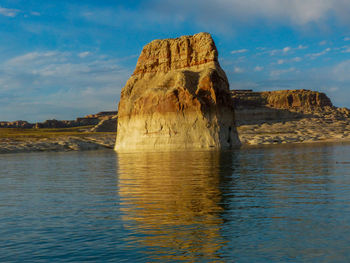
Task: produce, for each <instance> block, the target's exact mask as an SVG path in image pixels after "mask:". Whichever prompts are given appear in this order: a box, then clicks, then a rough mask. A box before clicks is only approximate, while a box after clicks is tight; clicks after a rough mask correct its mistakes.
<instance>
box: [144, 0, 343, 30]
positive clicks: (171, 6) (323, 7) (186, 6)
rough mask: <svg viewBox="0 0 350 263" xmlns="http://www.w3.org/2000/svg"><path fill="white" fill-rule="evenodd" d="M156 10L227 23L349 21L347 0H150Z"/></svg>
mask: <svg viewBox="0 0 350 263" xmlns="http://www.w3.org/2000/svg"><path fill="white" fill-rule="evenodd" d="M149 6H152V8H154V9H155V11H156V12H161V13H166V14H168V15H174V13H175V14H182V16H183V17H187V18H188V19H191V20H192V21H193V20H196V21H197V22H198V23H200V24H205V25H210V24H213V22H214V24H215V26H217V25H218V24H221V25H227V24H230V23H231V24H233V23H234V22H237V21H240V22H243V23H247V24H249V23H250V24H253V23H255V22H256V21H261V19H264V20H267V21H270V22H271V21H272V22H280V23H282V24H288V25H295V26H300V27H303V26H304V25H306V24H312V23H313V24H319V25H323V24H324V22H327V21H328V20H329V19H331V18H333V19H335V21H336V22H337V23H348V22H350V20H349V18H348V13H349V10H350V2H349V1H348V0H303V1H300V0H283V1H281V0H244V1H242V0H217V1H212V0H192V1H188V0H177V1H172V0H153V1H152V2H151V5H149Z"/></svg>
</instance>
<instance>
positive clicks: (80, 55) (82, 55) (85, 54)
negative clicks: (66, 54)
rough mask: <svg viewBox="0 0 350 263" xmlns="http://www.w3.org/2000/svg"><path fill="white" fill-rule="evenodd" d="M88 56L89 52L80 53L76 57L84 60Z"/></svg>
mask: <svg viewBox="0 0 350 263" xmlns="http://www.w3.org/2000/svg"><path fill="white" fill-rule="evenodd" d="M89 55H91V52H89V51H85V52H81V53H79V54H78V56H79V57H80V58H86V57H87V56H89Z"/></svg>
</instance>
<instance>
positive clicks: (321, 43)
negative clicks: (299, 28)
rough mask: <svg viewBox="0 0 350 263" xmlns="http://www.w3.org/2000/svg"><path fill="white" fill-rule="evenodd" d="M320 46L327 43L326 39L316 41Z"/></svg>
mask: <svg viewBox="0 0 350 263" xmlns="http://www.w3.org/2000/svg"><path fill="white" fill-rule="evenodd" d="M318 44H319V45H320V46H324V45H326V44H327V41H326V40H322V41H321V42H320V43H318Z"/></svg>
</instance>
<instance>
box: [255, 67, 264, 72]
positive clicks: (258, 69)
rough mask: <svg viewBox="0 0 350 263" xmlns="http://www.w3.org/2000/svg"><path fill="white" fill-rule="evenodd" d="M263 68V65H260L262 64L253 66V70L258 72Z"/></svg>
mask: <svg viewBox="0 0 350 263" xmlns="http://www.w3.org/2000/svg"><path fill="white" fill-rule="evenodd" d="M263 70H264V67H262V66H256V67H255V68H254V71H255V72H260V71H263Z"/></svg>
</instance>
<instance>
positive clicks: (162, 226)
mask: <svg viewBox="0 0 350 263" xmlns="http://www.w3.org/2000/svg"><path fill="white" fill-rule="evenodd" d="M220 156H221V154H220V153H219V152H209V151H208V152H175V153H170V152H167V153H137V154H118V164H119V194H120V196H121V198H122V200H123V201H122V204H123V205H122V206H123V211H122V212H123V215H124V218H123V219H124V221H125V223H126V224H127V225H128V227H130V228H131V229H133V230H134V231H135V232H136V233H135V235H133V236H134V238H135V239H137V240H135V241H139V242H140V243H141V245H143V246H146V247H148V248H150V251H152V252H150V253H151V257H152V258H154V259H163V260H166V259H171V260H183V259H185V260H191V261H192V260H198V259H201V258H204V259H206V260H208V259H213V260H215V261H217V260H220V257H219V253H218V250H219V249H220V248H221V247H222V245H223V243H224V242H225V241H224V239H223V238H222V236H221V233H220V227H221V225H222V223H223V222H222V219H221V217H220V214H221V213H222V211H223V206H222V205H221V204H222V203H224V202H223V200H222V194H221V191H220V184H221V178H222V172H221V171H220V158H221V157H220ZM229 175H231V173H229ZM134 224H136V225H134ZM135 236H136V237H135Z"/></svg>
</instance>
